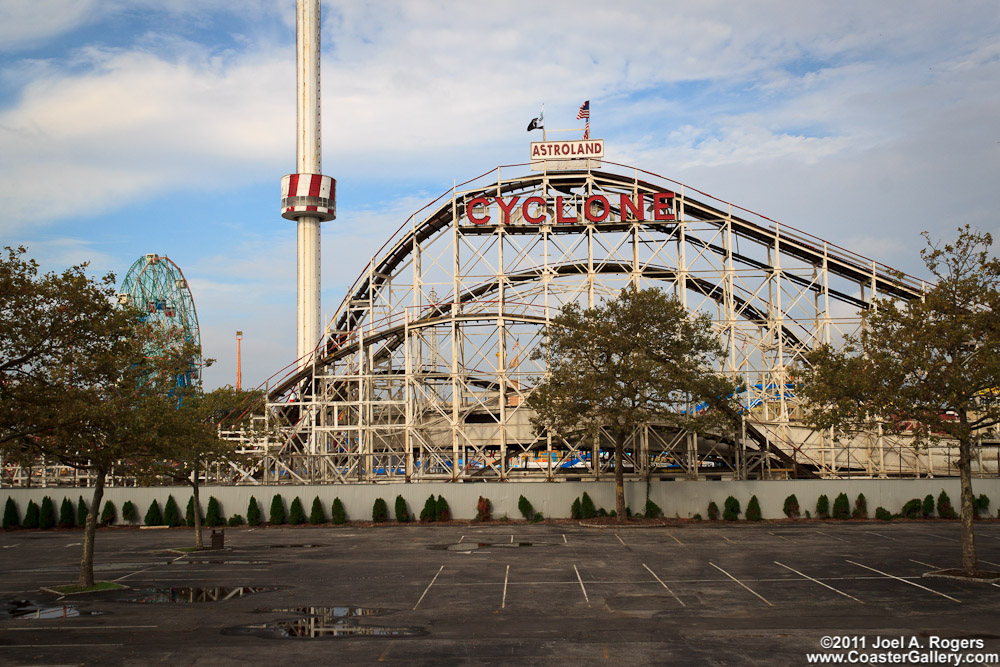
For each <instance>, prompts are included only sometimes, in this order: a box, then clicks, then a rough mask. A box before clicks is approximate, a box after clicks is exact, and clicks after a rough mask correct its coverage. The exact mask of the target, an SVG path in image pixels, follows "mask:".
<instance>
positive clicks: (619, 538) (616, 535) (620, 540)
mask: <svg viewBox="0 0 1000 667" xmlns="http://www.w3.org/2000/svg"><path fill="white" fill-rule="evenodd" d="M614 535H615V537H617V538H618V541H619V542H621V543H622V546H623V547H627V546H628V545H627V544H625V540H623V539H622V538H621V537H620V536H619V535H618V533H615V534H614Z"/></svg>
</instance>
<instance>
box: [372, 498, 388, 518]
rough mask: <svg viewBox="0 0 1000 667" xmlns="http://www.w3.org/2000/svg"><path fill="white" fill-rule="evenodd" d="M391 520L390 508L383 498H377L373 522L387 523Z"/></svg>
mask: <svg viewBox="0 0 1000 667" xmlns="http://www.w3.org/2000/svg"><path fill="white" fill-rule="evenodd" d="M388 520H389V506H388V505H386V504H385V500H384V499H382V498H376V499H375V504H374V505H372V521H374V522H375V523H385V522H386V521H388Z"/></svg>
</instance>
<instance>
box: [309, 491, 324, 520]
mask: <svg viewBox="0 0 1000 667" xmlns="http://www.w3.org/2000/svg"><path fill="white" fill-rule="evenodd" d="M325 522H326V512H324V511H323V503H321V502H320V500H319V496H316V497H315V498H313V504H312V509H311V510H310V511H309V523H311V524H312V525H314V526H316V525H319V524H321V523H325Z"/></svg>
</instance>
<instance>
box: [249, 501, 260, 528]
mask: <svg viewBox="0 0 1000 667" xmlns="http://www.w3.org/2000/svg"><path fill="white" fill-rule="evenodd" d="M247 525H248V526H259V525H260V505H259V504H258V503H257V498H256V497H254V496H250V502H249V503H247Z"/></svg>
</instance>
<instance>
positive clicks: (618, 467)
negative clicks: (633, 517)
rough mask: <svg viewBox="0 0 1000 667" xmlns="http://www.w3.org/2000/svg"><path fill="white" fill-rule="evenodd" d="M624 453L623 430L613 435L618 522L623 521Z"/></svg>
mask: <svg viewBox="0 0 1000 667" xmlns="http://www.w3.org/2000/svg"><path fill="white" fill-rule="evenodd" d="M624 455H625V430H624V429H621V430H619V431H618V433H617V434H616V437H615V514H616V519H617V520H618V523H625V514H626V512H625V466H624V465H622V459H623V458H624Z"/></svg>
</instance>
